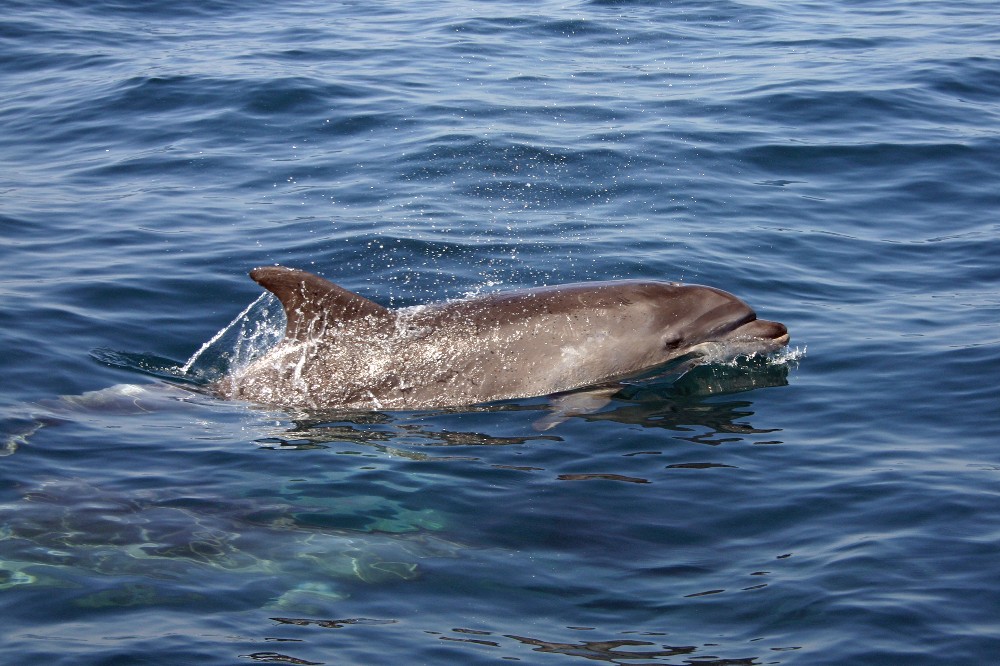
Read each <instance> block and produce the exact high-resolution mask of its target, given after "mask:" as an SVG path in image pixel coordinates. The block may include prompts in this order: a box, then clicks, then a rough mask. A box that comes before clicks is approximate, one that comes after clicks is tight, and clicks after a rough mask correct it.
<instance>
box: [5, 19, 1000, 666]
mask: <svg viewBox="0 0 1000 666" xmlns="http://www.w3.org/2000/svg"><path fill="white" fill-rule="evenodd" d="M995 24H996V5H995V3H993V2H987V1H976V0H959V1H958V2H947V3H946V2H921V3H908V2H879V3H865V2H854V1H846V0H842V1H837V2H829V3H812V2H801V1H800V2H782V3H778V2H767V1H760V2H757V1H753V2H751V1H747V2H711V3H695V2H686V1H677V2H662V3H661V2H648V1H638V0H637V1H634V2H633V1H628V0H620V1H614V0H605V1H598V0H594V1H591V2H563V3H555V2H541V3H539V2H530V3H529V2H488V3H486V2H480V3H472V2H440V1H437V2H412V1H411V2H391V1H390V2H374V3H373V2H352V1H344V2H337V3H330V2H317V1H315V0H302V1H299V2H287V3H277V4H276V3H245V2H243V3H237V2H229V1H227V0H198V1H197V2H194V1H191V0H188V1H181V2H174V3H155V2H117V1H114V0H104V1H101V0H98V1H96V2H77V1H74V0H65V1H56V0H41V1H37V0H36V1H32V2H26V1H21V0H14V1H13V2H7V3H6V5H5V9H4V11H3V16H2V17H0V84H2V88H0V89H2V91H3V95H2V98H0V194H2V203H0V229H2V234H0V260H2V267H3V270H2V273H0V341H2V342H0V344H2V350H3V354H2V355H0V376H2V378H3V383H2V386H3V390H2V392H0V409H2V412H0V417H2V418H0V430H2V432H0V434H2V435H3V437H4V441H3V446H2V452H3V453H5V454H6V455H5V456H4V457H2V458H0V618H2V620H3V621H2V623H0V624H2V627H3V629H2V630H0V635H2V644H3V650H2V652H0V655H2V656H0V661H2V662H3V663H9V664H28V663H31V664H42V663H44V664H73V665H74V666H78V665H81V664H102V665H103V664H200V665H202V666H208V665H212V664H220V665H231V664H250V663H258V662H261V663H263V662H266V663H286V664H310V663H311V664H381V663H407V664H411V663H412V664H418V663H419V664H442V663H448V664H480V663H482V664H487V663H490V664H492V663H499V662H502V661H521V662H525V663H531V664H564V663H565V664H569V663H574V662H575V663H580V664H586V663H594V662H601V661H604V662H609V663H621V664H637V663H650V664H653V663H655V664H720V665H721V664H808V665H816V664H848V663H849V664H904V663H905V664H943V663H948V664H958V663H962V664H986V663H993V662H994V661H995V659H996V655H997V654H1000V623H998V622H997V608H1000V577H998V573H1000V566H998V559H997V556H998V552H1000V440H998V434H997V433H998V432H1000V395H998V391H997V388H996V385H997V377H998V376H1000V335H998V333H997V324H998V322H1000V222H998V219H1000V217H998V211H1000V159H998V156H1000V39H998V37H997V31H996V28H995ZM273 263H281V264H285V265H289V266H295V267H299V268H304V269H308V270H312V271H315V272H318V273H320V274H322V275H324V276H326V277H327V278H329V279H331V280H334V281H336V282H338V283H339V284H341V285H343V286H344V287H347V288H349V289H353V290H356V291H358V292H360V293H362V294H364V295H366V296H368V297H370V298H372V299H374V300H376V301H378V302H381V303H384V304H386V305H392V306H403V305H411V304H415V303H422V302H426V301H432V300H439V299H444V298H453V297H460V296H462V295H464V294H467V293H481V292H485V291H493V290H498V289H508V288H515V287H522V286H534V285H542V284H557V283H560V282H570V281H579V280H597V279H611V278H637V277H645V278H659V279H670V280H685V281H689V282H697V283H704V284H711V285H714V286H717V287H720V288H723V289H726V290H728V291H731V292H733V293H735V294H737V295H739V296H741V297H742V298H744V299H745V300H747V301H748V302H749V303H750V304H751V305H753V306H754V307H755V309H756V310H757V311H758V313H759V314H760V315H761V316H762V317H766V318H769V319H777V320H779V321H782V322H784V323H786V324H787V325H788V327H789V329H790V331H791V334H792V338H793V341H792V352H793V353H791V354H789V355H788V356H787V357H786V358H784V359H783V360H781V361H780V362H769V363H757V364H754V363H745V364H742V365H738V366H736V367H732V366H723V365H719V366H708V367H702V368H699V369H698V370H697V371H694V372H691V373H689V374H687V375H684V376H682V377H680V378H677V377H675V376H667V377H661V378H658V379H651V380H648V381H646V382H639V383H636V384H633V385H631V386H629V387H628V388H627V389H626V390H624V391H623V392H622V393H620V394H619V395H618V396H617V397H616V398H615V399H614V400H613V401H612V403H611V404H609V405H607V406H606V407H604V408H602V409H600V410H599V411H597V412H595V413H592V414H586V415H582V416H577V417H573V418H570V419H569V420H567V421H566V422H565V423H562V424H560V425H559V426H558V427H556V428H554V429H552V430H549V431H546V432H544V433H539V432H538V431H536V430H535V429H534V428H533V427H532V423H533V422H534V421H536V420H537V419H538V418H539V417H540V416H543V415H544V414H545V413H546V411H545V410H546V406H547V404H548V403H547V401H546V400H545V399H544V398H539V399H533V400H524V401H518V402H514V403H503V404H501V405H495V406H491V407H489V408H477V409H470V410H465V411H444V412H412V413H402V414H400V413H353V414H351V413H344V414H332V415H331V414H326V415H309V414H289V413H281V412H273V411H266V410H263V409H261V408H257V407H252V406H248V405H242V404H234V403H227V402H224V401H221V400H217V399H214V398H212V397H210V396H205V395H200V394H198V393H191V392H189V391H186V390H183V389H177V388H174V389H169V388H168V387H167V386H166V385H164V384H163V383H161V382H160V381H159V380H158V379H157V376H158V375H164V374H166V375H170V374H171V373H172V372H175V371H176V368H177V367H178V366H181V365H183V364H185V362H187V361H188V360H190V359H192V355H193V354H194V353H195V352H196V351H197V350H198V349H199V348H200V347H201V346H202V345H203V343H205V342H206V341H208V340H210V339H211V338H213V336H214V335H215V334H216V333H217V332H219V331H220V330H221V329H223V328H224V327H225V326H226V325H227V324H229V322H231V321H233V319H234V318H235V317H236V316H237V315H238V314H239V313H240V312H241V311H242V310H243V309H244V308H246V307H247V306H248V305H249V304H250V303H251V302H253V301H254V299H256V298H257V297H258V295H259V294H260V289H259V288H258V287H257V286H256V285H255V284H254V283H252V282H251V281H250V280H249V279H248V278H247V277H246V271H247V270H249V269H250V268H252V267H254V266H257V265H263V264H273ZM275 317H276V313H275V307H274V304H273V303H268V302H266V301H265V302H262V303H260V304H258V305H257V306H256V307H255V308H253V309H252V310H251V312H250V313H249V314H247V315H246V316H245V317H243V318H242V319H240V321H238V322H237V325H235V326H234V327H233V328H232V329H231V330H230V331H229V332H228V333H227V334H226V335H224V336H223V337H222V338H221V339H220V340H218V341H217V342H216V343H214V344H213V345H211V346H209V347H208V348H207V349H206V350H205V352H204V353H202V354H201V355H200V356H199V357H198V358H197V359H194V362H193V363H192V364H191V373H190V374H189V376H188V379H195V380H199V379H202V380H203V379H204V378H206V377H209V376H212V375H213V374H217V373H218V372H220V371H222V370H224V368H225V366H226V364H227V363H231V362H234V353H235V352H236V351H239V352H240V353H246V351H247V344H246V342H245V341H244V342H243V343H241V342H240V341H239V338H240V336H241V335H243V336H244V338H246V337H248V336H251V335H254V334H255V332H261V331H263V332H265V333H268V332H270V333H273V332H274V331H275V330H277V328H280V322H277V321H276V319H275ZM253 339H254V340H255V341H256V342H255V344H257V343H260V342H261V340H262V339H261V338H256V337H255V338H253ZM251 346H252V345H251ZM123 385H124V386H123ZM129 385H131V386H132V388H128V387H129ZM135 386H139V387H144V388H135ZM94 391H100V393H96V394H95V393H89V392H94ZM140 391H141V392H140ZM81 396H83V397H81Z"/></svg>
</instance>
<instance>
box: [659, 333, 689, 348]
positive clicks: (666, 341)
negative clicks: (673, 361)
mask: <svg viewBox="0 0 1000 666" xmlns="http://www.w3.org/2000/svg"><path fill="white" fill-rule="evenodd" d="M682 342H684V339H683V338H682V337H681V336H680V335H678V334H677V333H667V334H666V335H664V336H663V348H664V349H677V348H678V347H680V346H681V343H682Z"/></svg>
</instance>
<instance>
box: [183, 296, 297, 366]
mask: <svg viewBox="0 0 1000 666" xmlns="http://www.w3.org/2000/svg"><path fill="white" fill-rule="evenodd" d="M274 300H275V299H274V297H273V296H272V295H271V294H270V293H269V292H264V293H263V294H261V295H260V296H259V297H258V298H257V299H256V300H255V301H254V302H252V303H251V304H250V305H248V306H247V307H246V308H244V310H243V311H242V312H240V313H239V314H238V315H236V317H235V318H234V319H233V320H232V321H231V322H229V323H228V324H227V325H226V326H224V327H223V328H222V329H221V330H220V331H219V332H218V333H216V334H215V335H213V336H212V337H211V338H210V339H209V340H208V341H207V342H205V343H204V344H203V345H201V347H200V348H199V349H198V351H196V352H195V353H194V354H192V355H191V358H189V359H188V360H187V362H185V363H184V365H182V366H181V367H180V368H178V374H181V375H190V374H191V373H192V371H194V370H195V367H196V366H197V365H198V363H199V361H201V360H203V357H205V356H206V354H208V352H209V351H211V350H215V349H216V348H219V351H218V352H215V353H214V354H209V358H210V359H211V360H210V362H209V363H208V365H215V362H216V361H217V360H219V359H223V360H225V361H226V365H228V366H229V368H230V369H239V368H241V367H244V366H246V365H247V364H248V363H249V362H250V361H251V360H253V359H254V358H255V357H256V356H258V355H259V354H260V353H261V352H262V351H264V350H265V349H267V348H269V347H271V346H272V345H274V343H276V342H277V341H278V340H279V339H280V338H281V335H282V333H283V330H284V327H283V326H282V324H281V322H280V321H278V319H279V317H274V316H272V314H271V313H272V311H274V310H277V311H278V312H279V313H280V312H282V311H281V308H276V309H272V308H271V307H268V304H273V301H274ZM255 311H258V312H257V313H256V316H251V313H254V312H255ZM282 316H283V314H282ZM232 338H235V339H232ZM213 356H214V357H216V358H212V357H213Z"/></svg>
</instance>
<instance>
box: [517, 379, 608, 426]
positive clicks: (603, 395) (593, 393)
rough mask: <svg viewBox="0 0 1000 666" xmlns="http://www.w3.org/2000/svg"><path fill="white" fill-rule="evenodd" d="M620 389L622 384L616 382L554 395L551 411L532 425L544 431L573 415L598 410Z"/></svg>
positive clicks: (550, 400) (550, 402)
mask: <svg viewBox="0 0 1000 666" xmlns="http://www.w3.org/2000/svg"><path fill="white" fill-rule="evenodd" d="M620 390H621V386H619V385H617V384H615V385H613V386H601V387H598V388H593V389H588V390H585V391H575V392H573V393H562V394H560V395H556V396H553V397H551V398H550V399H549V404H550V405H551V411H549V413H548V414H546V415H545V416H543V417H542V418H540V419H538V420H536V421H535V422H534V423H533V424H532V425H533V426H534V428H535V430H538V431H539V432H542V431H545V430H550V429H552V428H555V427H556V426H557V425H559V424H560V423H562V422H564V421H566V420H567V419H568V418H569V417H571V416H577V415H579V414H590V413H591V412H596V411H597V410H598V409H600V408H602V407H604V406H605V405H607V404H608V403H609V402H611V396H613V395H614V394H615V393H618V391H620Z"/></svg>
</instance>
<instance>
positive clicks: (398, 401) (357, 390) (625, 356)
mask: <svg viewBox="0 0 1000 666" xmlns="http://www.w3.org/2000/svg"><path fill="white" fill-rule="evenodd" d="M250 277H252V278H253V279H254V280H255V281H256V282H258V283H259V284H260V285H261V286H263V287H264V288H266V289H268V290H269V291H271V292H272V293H274V295H275V296H277V297H278V299H279V300H280V301H281V304H282V306H283V307H284V310H285V315H286V317H287V327H286V330H285V337H284V339H283V340H282V341H281V342H280V343H279V344H278V345H276V346H275V347H274V348H273V349H271V350H270V351H268V352H267V353H266V354H264V355H263V356H262V357H260V358H258V359H257V360H255V361H253V362H252V363H250V364H249V365H248V366H246V367H245V368H242V369H237V370H235V371H234V372H233V373H232V374H231V375H230V376H228V377H226V378H223V379H222V380H220V381H218V382H217V383H216V384H215V385H214V387H213V389H214V390H215V392H216V393H218V394H220V395H222V396H224V397H228V398H234V399H241V400H247V401H250V402H256V403H261V404H268V405H274V406H279V407H289V408H307V409H326V408H347V409H365V410H372V409H390V410H392V409H397V410H406V409H423V408H428V407H449V406H463V405H472V404H475V403H481V402H491V401H495V400H506V399H512V398H526V397H532V396H542V395H550V394H553V393H559V392H563V391H570V390H573V389H578V388H583V387H588V386H594V385H597V384H601V383H605V382H611V381H614V380H618V379H622V378H625V377H628V376H630V375H635V374H637V373H641V372H643V371H645V370H649V369H651V368H654V367H656V366H658V365H661V364H663V363H666V362H668V361H670V360H672V359H675V358H678V357H681V356H686V355H689V354H699V353H703V352H704V351H706V349H710V348H711V347H712V346H713V344H716V343H721V344H723V345H729V344H733V345H738V346H739V347H740V348H741V349H743V350H749V351H761V352H769V351H773V350H775V349H778V348H780V347H781V346H783V345H786V344H787V343H788V331H787V329H786V328H785V326H784V325H782V324H780V323H778V322H773V321H766V320H762V319H757V316H756V314H755V313H754V311H753V310H752V309H750V307H749V306H748V305H747V304H746V303H744V302H743V301H741V300H739V299H738V298H736V297H735V296H733V295H731V294H728V293H726V292H724V291H721V290H719V289H714V288H712V287H702V286H696V285H683V284H678V283H673V282H656V281H641V280H626V281H615V282H594V283H581V284H568V285H561V286H554V287H541V288H536V289H526V290H520V291H511V292H506V293H497V294H490V295H487V296H482V297H477V298H471V299H466V300H459V301H450V302H445V303H440V304H435V305H427V306H418V307H414V308H403V309H399V310H389V309H387V308H385V307H382V306H381V305H378V304H377V303H374V302H372V301H370V300H368V299H366V298H364V297H362V296H359V295H358V294H355V293H352V292H350V291H347V290H345V289H343V288H341V287H338V286H337V285H335V284H333V283H332V282H328V281H327V280H325V279H323V278H321V277H319V276H317V275H313V274H311V273H307V272H305V271H300V270H295V269H291V268H285V267H281V266H269V267H264V268H257V269H254V270H253V271H251V272H250Z"/></svg>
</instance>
